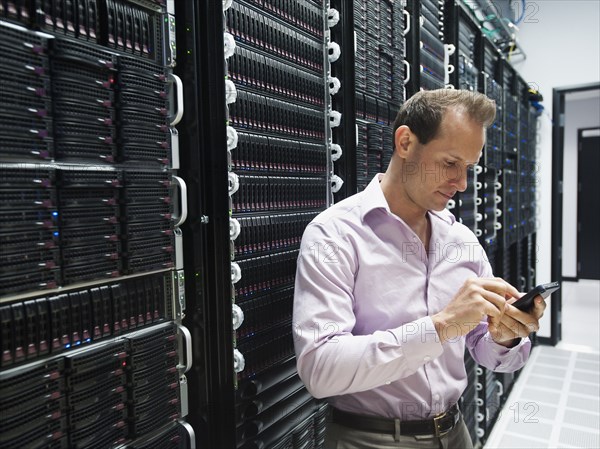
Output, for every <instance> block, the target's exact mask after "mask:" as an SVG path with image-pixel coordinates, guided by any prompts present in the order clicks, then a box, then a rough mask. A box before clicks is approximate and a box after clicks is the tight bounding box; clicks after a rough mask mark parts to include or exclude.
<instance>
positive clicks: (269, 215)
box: [225, 0, 329, 448]
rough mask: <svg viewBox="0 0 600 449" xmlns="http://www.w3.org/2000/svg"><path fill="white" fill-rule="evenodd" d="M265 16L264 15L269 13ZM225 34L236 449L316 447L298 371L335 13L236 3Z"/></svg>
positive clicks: (319, 198)
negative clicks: (298, 331)
mask: <svg viewBox="0 0 600 449" xmlns="http://www.w3.org/2000/svg"><path fill="white" fill-rule="evenodd" d="M261 7H262V8H261ZM225 29H226V31H227V32H228V33H229V34H230V35H231V36H233V38H234V39H235V43H236V48H235V51H234V52H233V54H232V55H230V56H229V55H226V70H227V76H228V78H229V79H228V81H227V84H226V88H227V89H229V90H228V94H230V93H231V92H235V94H234V96H233V97H232V96H227V98H226V103H227V105H228V128H227V132H228V134H230V135H234V136H235V140H237V142H235V143H233V144H231V145H229V146H228V150H229V151H230V154H231V170H230V172H229V180H230V190H229V196H230V204H231V207H230V210H231V216H230V228H231V229H232V234H231V235H230V237H231V241H232V247H233V250H232V262H231V272H232V295H233V296H232V301H233V311H234V316H235V319H234V323H233V330H234V333H233V335H232V338H233V345H234V348H235V349H234V353H233V357H234V371H235V373H236V377H235V378H234V386H235V389H236V395H235V430H234V432H233V434H234V436H235V440H236V445H237V446H238V447H244V448H254V447H279V446H281V447H298V448H300V447H312V446H313V445H315V446H319V445H321V444H322V442H323V437H324V435H323V432H318V431H317V429H316V427H315V415H316V412H317V410H318V409H317V407H318V403H317V401H315V399H313V398H312V397H311V396H310V394H309V393H308V392H307V391H306V389H305V388H304V386H303V384H302V382H301V381H300V379H299V378H298V376H297V374H296V373H295V372H290V370H289V367H290V366H291V364H293V361H294V348H293V334H292V331H293V328H292V322H291V319H292V317H291V311H292V301H293V283H294V275H295V271H296V259H297V257H298V250H299V248H300V239H301V237H302V233H303V231H304V228H305V227H306V225H307V224H308V223H309V222H310V221H311V220H312V219H313V218H314V217H315V216H316V215H317V213H318V212H320V211H321V210H323V209H324V208H325V207H327V205H328V203H329V190H328V181H327V179H328V155H327V136H328V128H329V127H328V126H327V125H326V123H327V122H326V121H325V119H326V110H327V105H328V103H329V101H328V100H327V99H326V96H325V94H326V90H325V73H326V68H325V64H326V63H327V62H326V59H325V51H324V49H325V46H324V44H325V10H324V8H323V6H322V5H320V4H317V3H315V2H313V1H309V0H305V1H300V2H295V3H293V2H288V3H285V2H260V1H248V2H245V1H234V2H233V3H232V5H231V7H229V8H228V9H227V10H226V11H225Z"/></svg>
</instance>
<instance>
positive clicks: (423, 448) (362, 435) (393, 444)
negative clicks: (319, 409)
mask: <svg viewBox="0 0 600 449" xmlns="http://www.w3.org/2000/svg"><path fill="white" fill-rule="evenodd" d="M391 448H394V449H405V448H406V449H473V442H472V441H471V436H470V435H469V431H468V430H467V426H466V425H465V422H464V421H463V418H462V416H461V417H460V420H459V421H458V423H456V426H455V427H454V429H452V431H451V432H448V433H447V434H446V435H444V436H443V437H441V438H436V437H433V438H420V437H411V436H401V437H400V441H394V435H392V434H391V433H390V434H388V433H375V432H365V431H362V430H356V429H352V428H349V427H346V426H342V425H340V424H337V423H331V422H330V423H327V434H326V438H325V449H391Z"/></svg>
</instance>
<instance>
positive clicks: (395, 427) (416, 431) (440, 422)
mask: <svg viewBox="0 0 600 449" xmlns="http://www.w3.org/2000/svg"><path fill="white" fill-rule="evenodd" d="M459 419H460V410H459V409H458V405H456V404H454V405H453V406H452V407H450V408H449V409H448V411H446V412H444V413H440V414H439V415H437V416H435V417H433V418H432V419H424V420H420V421H400V420H398V419H392V418H381V417H378V416H365V415H357V414H354V413H349V412H344V411H342V410H338V409H336V408H333V412H332V421H333V422H334V423H337V424H341V425H343V426H346V427H351V428H353V429H357V430H363V431H365V432H376V433H391V434H399V435H405V436H436V437H442V436H444V435H446V434H447V433H448V432H450V431H451V430H452V429H454V426H455V425H456V423H457V422H458V420H459Z"/></svg>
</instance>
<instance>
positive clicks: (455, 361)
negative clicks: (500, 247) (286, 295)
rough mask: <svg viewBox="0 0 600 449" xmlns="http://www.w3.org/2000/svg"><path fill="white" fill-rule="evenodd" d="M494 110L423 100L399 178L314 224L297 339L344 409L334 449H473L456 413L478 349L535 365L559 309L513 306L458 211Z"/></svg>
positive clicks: (318, 382) (404, 129) (379, 181)
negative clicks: (537, 348)
mask: <svg viewBox="0 0 600 449" xmlns="http://www.w3.org/2000/svg"><path fill="white" fill-rule="evenodd" d="M494 116H495V105H494V102H493V101H492V100H489V99H488V98H486V97H485V96H484V95H481V94H478V93H473V92H468V91H459V90H450V89H448V90H446V89H442V90H436V91H429V92H420V93H418V94H416V95H414V96H413V97H412V98H410V99H409V100H408V101H407V102H406V103H405V104H404V105H403V107H402V108H401V110H400V111H399V113H398V116H397V118H396V121H395V124H394V153H393V156H392V159H391V162H390V164H389V167H388V169H387V171H386V173H385V175H381V174H379V175H377V176H376V177H375V178H374V179H373V180H372V181H371V183H370V184H369V185H368V187H367V188H366V189H365V190H364V191H363V192H361V193H358V194H356V195H353V196H352V197H350V198H347V199H345V200H344V201H341V202H340V203H338V204H335V205H334V206H332V207H330V208H329V209H327V210H326V211H324V212H322V213H321V214H319V216H317V217H316V218H315V219H314V220H313V221H312V222H311V223H310V224H309V225H308V227H307V228H306V231H305V233H304V236H303V239H302V247H301V251H300V255H299V258H298V268H297V275H296V290H295V298H294V320H293V321H294V327H295V335H294V337H295V348H296V356H297V364H298V373H299V375H300V377H301V378H302V380H303V381H304V383H305V384H306V387H307V388H308V390H309V392H310V393H311V394H312V395H313V396H315V397H317V398H323V397H326V398H328V402H329V403H330V405H331V406H332V422H331V423H329V424H328V430H327V439H326V444H325V447H327V448H338V449H339V448H387V447H395V448H397V447H419V448H424V447H431V448H440V447H443V448H449V447H455V448H460V449H464V448H468V447H472V443H471V440H470V438H469V435H468V432H467V429H466V426H465V424H464V422H463V420H462V418H461V416H460V411H459V410H458V408H457V406H456V403H457V401H458V400H459V398H460V396H461V395H462V393H463V391H464V389H465V387H466V385H467V379H466V372H465V366H464V361H463V357H464V350H465V346H466V347H467V348H468V349H469V351H470V352H471V354H472V355H473V357H474V359H475V360H476V361H477V363H479V364H480V365H483V366H485V367H486V368H489V369H492V370H495V371H498V372H512V371H514V370H516V369H519V368H521V367H522V366H523V365H524V364H525V362H526V360H527V358H528V356H529V351H530V347H531V343H530V341H529V339H528V338H527V336H528V335H529V333H530V332H531V331H534V330H537V328H538V320H539V318H540V317H541V315H542V313H543V311H544V308H545V303H544V302H543V300H542V298H541V297H538V298H536V301H535V307H534V309H533V310H532V311H531V312H530V313H525V312H522V311H520V310H518V309H516V308H515V307H513V306H511V305H510V304H511V303H512V302H514V301H515V300H516V298H518V297H520V296H522V294H520V293H519V292H518V291H517V290H516V289H515V288H514V287H513V286H512V285H510V284H508V283H507V282H506V281H504V280H502V279H500V278H494V277H493V273H492V269H491V266H490V264H489V262H488V261H487V258H486V255H485V253H484V251H483V249H482V247H481V246H480V245H479V243H478V241H477V238H476V237H475V235H474V234H473V233H472V232H471V231H470V230H469V229H468V228H467V227H465V226H464V225H462V224H460V223H458V222H456V220H455V218H454V216H453V215H452V214H451V213H450V212H449V211H448V210H446V205H447V204H448V201H449V200H450V199H451V198H452V197H453V196H454V195H455V194H456V193H457V192H462V191H464V190H465V189H466V187H467V181H466V178H467V170H469V169H471V168H472V167H473V166H474V165H475V164H477V162H478V161H479V159H480V157H481V152H482V148H483V145H484V142H485V129H486V128H487V127H488V126H489V125H490V124H491V123H492V122H493V120H494Z"/></svg>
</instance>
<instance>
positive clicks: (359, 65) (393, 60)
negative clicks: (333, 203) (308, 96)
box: [332, 0, 406, 199]
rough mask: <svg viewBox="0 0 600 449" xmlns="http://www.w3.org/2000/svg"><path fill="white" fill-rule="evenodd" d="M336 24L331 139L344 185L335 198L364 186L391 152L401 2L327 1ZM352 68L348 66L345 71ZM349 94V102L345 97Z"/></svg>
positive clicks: (398, 92) (398, 98) (401, 69)
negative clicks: (336, 123) (336, 85)
mask: <svg viewBox="0 0 600 449" xmlns="http://www.w3.org/2000/svg"><path fill="white" fill-rule="evenodd" d="M332 7H334V8H336V10H339V13H340V21H341V27H340V26H338V27H336V28H333V29H332V37H333V39H334V40H335V41H336V42H338V43H339V44H340V46H341V56H340V60H339V61H338V62H336V63H335V64H333V65H332V73H333V74H334V76H336V77H338V78H339V79H340V80H341V89H340V94H338V95H336V96H335V97H333V108H334V109H336V110H339V111H342V121H341V125H340V127H339V128H336V129H334V132H333V141H334V142H335V143H336V144H338V145H340V148H341V153H342V156H341V157H340V158H339V160H336V163H335V173H337V174H339V175H340V176H341V178H342V180H343V182H344V186H343V188H342V190H341V191H339V193H338V195H337V196H336V199H341V198H344V197H346V196H349V195H351V194H353V193H356V192H357V191H360V190H363V189H364V188H365V187H366V186H367V184H368V183H369V181H370V180H371V179H372V178H373V176H375V174H376V173H382V172H384V171H385V170H386V168H387V165H388V163H389V161H390V159H391V155H392V151H393V123H394V119H395V117H396V114H397V112H398V110H399V108H400V105H401V104H402V102H403V101H404V97H405V88H404V84H405V58H404V55H405V53H406V45H405V37H404V34H405V33H404V30H405V24H404V21H405V17H404V13H403V11H404V9H403V3H402V2H393V1H388V0H385V1H379V2H366V1H364V0H356V1H354V2H352V4H350V3H349V2H335V1H334V2H332ZM348 67H351V68H352V69H351V70H348ZM351 98H354V101H353V102H352V103H350V102H349V101H348V100H349V99H351Z"/></svg>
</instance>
